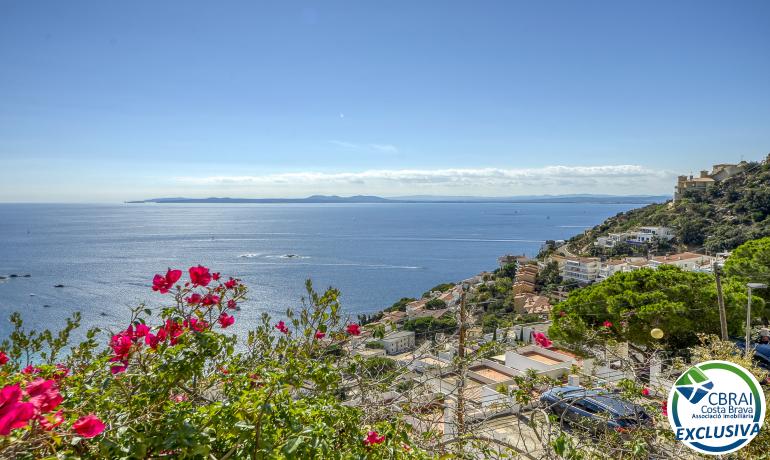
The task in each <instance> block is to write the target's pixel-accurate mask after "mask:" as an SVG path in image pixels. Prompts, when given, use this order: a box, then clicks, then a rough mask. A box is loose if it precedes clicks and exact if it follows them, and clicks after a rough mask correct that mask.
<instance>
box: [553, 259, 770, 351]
mask: <svg viewBox="0 0 770 460" xmlns="http://www.w3.org/2000/svg"><path fill="white" fill-rule="evenodd" d="M723 291H724V297H725V305H726V311H727V325H728V330H729V333H730V335H734V336H737V335H739V334H740V333H741V332H742V331H743V330H744V321H745V311H746V309H745V306H746V292H745V288H744V287H743V285H742V284H741V283H739V282H737V281H735V280H725V282H724V283H723ZM763 310H764V301H762V300H761V299H759V298H756V299H754V304H753V305H752V311H754V312H756V313H755V314H756V316H759V315H761V314H762V312H763ZM552 315H553V325H552V326H551V329H550V335H551V337H552V338H555V339H558V340H563V341H565V342H568V343H581V342H585V341H586V339H587V337H588V336H591V335H592V333H593V332H594V331H600V332H601V333H600V334H596V335H595V336H596V337H607V338H614V339H617V340H623V341H629V342H630V343H633V344H637V345H649V344H652V343H653V342H656V343H661V344H662V345H664V346H666V347H667V348H668V349H669V350H671V351H678V350H682V349H684V348H686V347H689V346H692V345H695V344H697V343H698V336H697V334H698V333H714V334H716V333H719V330H720V328H719V309H718V303H717V292H716V286H715V282H714V277H713V275H710V274H706V273H694V272H687V271H683V270H681V269H679V268H677V267H673V266H662V267H659V268H658V269H657V270H653V269H649V268H644V269H640V270H635V271H632V272H621V273H616V274H615V275H613V276H611V277H610V278H608V279H606V280H604V281H603V282H601V283H596V284H593V285H591V286H587V287H585V288H582V289H578V290H576V291H573V292H572V293H570V295H569V297H568V298H567V300H565V301H564V302H561V303H559V304H558V305H556V306H555V307H554V309H553V313H552ZM653 328H660V329H661V330H663V332H664V334H665V335H664V337H663V339H661V340H660V341H657V340H656V339H654V338H652V336H651V335H650V331H651V330H652V329H653Z"/></svg>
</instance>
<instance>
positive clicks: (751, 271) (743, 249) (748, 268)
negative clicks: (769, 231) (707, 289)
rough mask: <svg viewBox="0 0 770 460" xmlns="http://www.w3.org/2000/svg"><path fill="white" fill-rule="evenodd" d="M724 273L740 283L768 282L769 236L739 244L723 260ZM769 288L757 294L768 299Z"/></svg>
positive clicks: (769, 263)
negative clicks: (725, 259)
mask: <svg viewBox="0 0 770 460" xmlns="http://www.w3.org/2000/svg"><path fill="white" fill-rule="evenodd" d="M724 271H725V274H726V275H727V276H729V277H730V278H733V279H735V280H737V281H739V282H741V283H752V282H753V283H770V238H761V239H758V240H752V241H749V242H746V243H744V244H742V245H740V246H739V247H738V248H737V249H735V251H733V253H732V254H731V255H730V257H729V258H728V259H727V262H725V268H724ZM768 291H770V290H768V289H760V290H757V291H755V292H756V293H757V295H759V296H760V297H762V298H764V299H765V300H768V301H770V292H768Z"/></svg>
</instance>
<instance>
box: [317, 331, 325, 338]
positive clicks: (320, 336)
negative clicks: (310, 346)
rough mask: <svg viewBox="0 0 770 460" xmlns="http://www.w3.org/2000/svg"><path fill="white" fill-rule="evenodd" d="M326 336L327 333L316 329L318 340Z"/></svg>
mask: <svg viewBox="0 0 770 460" xmlns="http://www.w3.org/2000/svg"><path fill="white" fill-rule="evenodd" d="M324 337H326V334H325V333H324V332H321V331H315V338H316V340H321V339H322V338H324Z"/></svg>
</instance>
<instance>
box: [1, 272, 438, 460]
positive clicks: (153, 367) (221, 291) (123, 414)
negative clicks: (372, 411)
mask: <svg viewBox="0 0 770 460" xmlns="http://www.w3.org/2000/svg"><path fill="white" fill-rule="evenodd" d="M182 275H183V273H182V271H181V270H171V269H169V270H168V271H167V272H166V273H165V274H158V275H156V276H155V277H154V279H153V280H152V290H153V291H155V293H154V294H152V295H156V296H163V297H162V299H163V307H161V308H158V309H156V311H152V310H150V309H147V308H145V307H144V306H140V307H137V308H136V309H134V310H132V311H131V313H130V317H129V315H128V313H127V315H126V316H127V318H126V324H125V329H123V330H121V331H119V332H117V333H112V334H109V335H107V336H105V335H104V333H103V332H100V331H99V330H97V329H92V330H89V331H88V332H87V334H86V338H85V340H84V341H82V342H81V343H78V344H72V343H70V333H71V332H72V330H73V329H75V328H76V327H78V326H79V322H80V317H79V316H77V315H76V316H75V317H73V318H72V319H70V320H68V321H67V325H66V327H65V328H64V329H62V330H61V331H59V332H58V333H56V334H54V333H51V332H49V331H44V332H42V333H38V332H34V331H26V330H25V329H24V327H23V323H22V319H21V317H20V315H18V314H14V315H12V317H11V322H12V324H13V326H14V331H13V332H12V334H11V335H10V337H9V338H8V339H6V340H5V341H4V342H3V343H2V345H1V346H0V348H1V349H2V352H0V363H1V364H2V365H1V366H0V457H1V458H111V459H112V458H206V459H219V460H223V459H227V458H231V459H236V458H253V459H256V458H271V459H272V458H422V457H424V456H425V454H424V453H423V452H421V451H420V450H419V449H418V448H416V447H415V446H411V445H410V444H409V439H408V437H407V434H408V433H407V428H406V425H404V424H403V423H401V422H399V421H398V420H380V421H374V422H372V421H371V420H369V421H368V422H367V423H368V424H367V423H364V422H363V420H364V419H363V414H362V412H361V410H360V409H359V408H355V407H349V406H346V405H344V404H342V401H341V398H340V394H341V391H342V390H341V389H342V385H343V375H345V372H348V373H349V372H351V368H349V367H348V368H347V369H342V367H344V366H346V364H345V362H346V360H345V357H346V351H345V346H344V345H345V344H346V342H347V341H348V340H350V339H351V336H352V335H356V334H358V333H360V329H359V328H358V326H357V325H355V324H346V323H345V322H344V321H343V319H342V317H341V315H340V311H339V303H338V292H337V291H336V290H334V289H329V290H327V291H326V292H325V293H323V294H317V293H316V292H314V291H313V289H312V286H311V285H310V283H309V282H308V286H307V288H308V297H307V298H306V299H305V301H304V302H303V305H302V307H301V308H299V309H296V310H290V311H287V316H286V318H284V320H282V321H273V320H271V319H270V318H269V317H268V316H267V315H263V316H262V318H261V320H260V321H259V323H258V324H253V325H248V326H249V327H248V329H249V330H250V332H249V333H248V336H247V338H245V336H244V337H242V338H245V340H244V341H242V342H241V343H239V342H238V341H239V338H238V336H236V335H235V334H233V333H231V331H232V329H229V328H230V327H231V326H232V325H233V324H234V323H235V322H237V321H238V310H239V308H240V307H239V304H240V303H241V302H242V301H243V300H244V299H245V296H246V291H247V290H246V287H245V286H244V285H243V284H241V282H240V280H238V279H234V278H227V279H225V277H222V276H220V275H219V274H218V273H212V272H210V270H209V269H208V268H206V267H202V266H196V267H191V268H190V269H189V270H188V276H186V277H184V278H183V276H182ZM343 370H344V372H343ZM354 371H355V369H353V372H354Z"/></svg>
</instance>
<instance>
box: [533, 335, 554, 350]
mask: <svg viewBox="0 0 770 460" xmlns="http://www.w3.org/2000/svg"><path fill="white" fill-rule="evenodd" d="M532 337H533V338H534V340H535V343H536V344H538V345H540V346H541V347H543V348H550V347H551V345H553V342H551V340H550V339H549V338H548V336H546V335H545V334H543V333H542V332H535V333H534V334H532Z"/></svg>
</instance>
